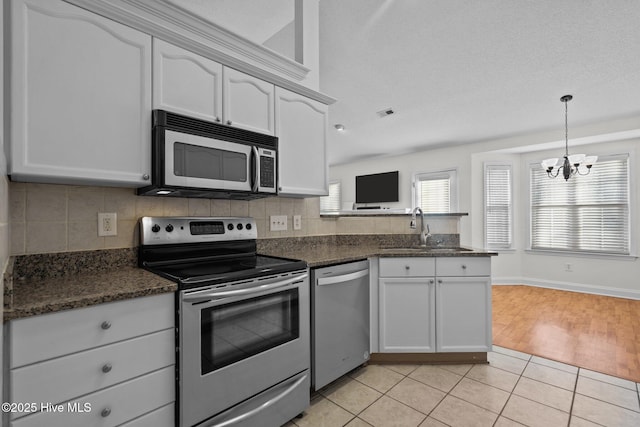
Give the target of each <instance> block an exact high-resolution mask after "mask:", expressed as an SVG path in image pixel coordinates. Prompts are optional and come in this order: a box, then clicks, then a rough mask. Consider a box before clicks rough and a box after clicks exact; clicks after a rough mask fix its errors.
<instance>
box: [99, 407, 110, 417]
mask: <svg viewBox="0 0 640 427" xmlns="http://www.w3.org/2000/svg"><path fill="white" fill-rule="evenodd" d="M100 415H102V417H103V418H106V417H108V416H109V415H111V408H104V409H103V410H102V412H100Z"/></svg>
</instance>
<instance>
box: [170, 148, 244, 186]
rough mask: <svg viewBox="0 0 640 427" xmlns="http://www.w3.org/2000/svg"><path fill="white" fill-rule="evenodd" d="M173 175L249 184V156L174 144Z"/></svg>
mask: <svg viewBox="0 0 640 427" xmlns="http://www.w3.org/2000/svg"><path fill="white" fill-rule="evenodd" d="M173 159H174V160H173V161H174V163H173V173H174V175H176V176H187V177H190V178H204V179H216V180H221V181H235V182H247V171H248V170H249V166H248V163H247V162H248V159H247V155H246V154H244V153H238V152H235V151H229V150H221V149H219V148H209V147H203V146H201V145H193V144H185V143H183V142H174V144H173Z"/></svg>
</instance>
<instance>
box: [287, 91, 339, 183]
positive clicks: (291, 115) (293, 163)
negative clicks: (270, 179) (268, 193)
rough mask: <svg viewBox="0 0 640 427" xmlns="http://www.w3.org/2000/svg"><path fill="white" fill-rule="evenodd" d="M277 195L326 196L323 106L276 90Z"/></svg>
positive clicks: (325, 123) (324, 114)
mask: <svg viewBox="0 0 640 427" xmlns="http://www.w3.org/2000/svg"><path fill="white" fill-rule="evenodd" d="M276 136H278V138H279V142H278V144H279V145H278V150H279V153H278V156H279V165H278V174H279V176H278V181H279V189H278V190H279V194H280V195H283V196H326V195H327V194H329V192H328V181H327V153H326V138H327V106H326V105H324V104H321V103H319V102H317V101H314V100H312V99H309V98H307V97H304V96H302V95H298V94H296V93H294V92H291V91H288V90H286V89H282V88H276Z"/></svg>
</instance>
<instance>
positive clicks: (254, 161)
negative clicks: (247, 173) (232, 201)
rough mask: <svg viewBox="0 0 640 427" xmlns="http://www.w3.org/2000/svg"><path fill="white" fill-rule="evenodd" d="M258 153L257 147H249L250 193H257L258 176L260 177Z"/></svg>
mask: <svg viewBox="0 0 640 427" xmlns="http://www.w3.org/2000/svg"><path fill="white" fill-rule="evenodd" d="M259 169H260V152H259V151H258V147H251V191H254V192H256V191H258V176H259V175H260V170H259Z"/></svg>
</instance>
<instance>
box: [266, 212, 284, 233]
mask: <svg viewBox="0 0 640 427" xmlns="http://www.w3.org/2000/svg"><path fill="white" fill-rule="evenodd" d="M269 230H271V231H286V230H287V216H286V215H271V216H270V217H269Z"/></svg>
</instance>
